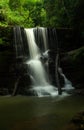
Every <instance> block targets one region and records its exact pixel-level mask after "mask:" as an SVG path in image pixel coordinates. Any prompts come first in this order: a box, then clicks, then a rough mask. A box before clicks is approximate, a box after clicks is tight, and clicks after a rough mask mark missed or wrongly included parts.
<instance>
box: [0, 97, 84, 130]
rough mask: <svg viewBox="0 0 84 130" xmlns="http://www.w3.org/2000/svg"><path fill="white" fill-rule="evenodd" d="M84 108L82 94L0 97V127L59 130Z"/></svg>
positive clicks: (17, 129)
mask: <svg viewBox="0 0 84 130" xmlns="http://www.w3.org/2000/svg"><path fill="white" fill-rule="evenodd" d="M82 110H84V96H79V95H75V96H69V95H65V96H57V97H42V98H38V97H27V96H16V97H11V96H5V97H0V130H63V129H64V128H65V126H66V125H67V124H68V123H69V121H70V120H71V119H72V117H73V116H74V115H75V114H76V113H77V112H79V111H82Z"/></svg>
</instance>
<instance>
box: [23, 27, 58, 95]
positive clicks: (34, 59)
mask: <svg viewBox="0 0 84 130" xmlns="http://www.w3.org/2000/svg"><path fill="white" fill-rule="evenodd" d="M40 29H42V37H43V39H44V40H43V44H44V48H45V51H47V50H46V49H47V44H46V42H47V38H46V37H45V33H46V31H45V29H43V28H40ZM25 32H26V36H27V41H28V46H29V54H30V58H29V60H28V61H27V62H26V64H27V65H28V67H29V69H30V75H32V77H33V79H34V82H33V85H32V87H31V89H30V90H31V91H32V92H34V94H35V95H38V96H39V97H41V96H44V95H51V96H55V95H57V88H56V87H54V86H52V85H50V83H49V77H48V75H47V73H46V71H45V68H44V66H43V64H42V62H41V60H40V57H41V55H42V53H43V52H41V51H40V49H39V47H38V46H37V43H36V39H35V35H34V28H31V29H25Z"/></svg>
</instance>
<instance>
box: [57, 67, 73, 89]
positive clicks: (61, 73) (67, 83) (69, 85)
mask: <svg viewBox="0 0 84 130" xmlns="http://www.w3.org/2000/svg"><path fill="white" fill-rule="evenodd" d="M58 72H59V74H60V75H61V76H62V77H63V78H64V87H63V88H62V90H64V91H68V92H69V91H71V90H73V89H74V87H73V86H72V83H71V81H69V80H68V79H67V77H66V76H65V75H64V74H63V72H62V68H60V67H59V68H58Z"/></svg>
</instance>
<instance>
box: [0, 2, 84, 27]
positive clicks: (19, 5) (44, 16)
mask: <svg viewBox="0 0 84 130" xmlns="http://www.w3.org/2000/svg"><path fill="white" fill-rule="evenodd" d="M83 7H84V0H0V25H1V26H8V25H20V26H23V27H35V26H49V27H79V28H81V29H82V28H83V26H84V25H83V23H84V19H83V16H84V8H83Z"/></svg>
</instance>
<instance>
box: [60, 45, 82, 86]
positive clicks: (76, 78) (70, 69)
mask: <svg viewBox="0 0 84 130" xmlns="http://www.w3.org/2000/svg"><path fill="white" fill-rule="evenodd" d="M61 66H62V68H63V71H64V73H65V75H66V76H67V77H68V79H70V80H71V81H72V83H73V85H74V87H75V88H84V46H83V47H81V48H79V49H76V50H72V51H70V52H67V53H64V54H61Z"/></svg>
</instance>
